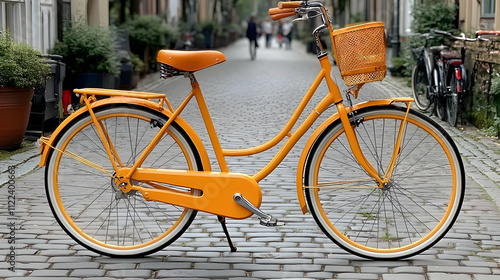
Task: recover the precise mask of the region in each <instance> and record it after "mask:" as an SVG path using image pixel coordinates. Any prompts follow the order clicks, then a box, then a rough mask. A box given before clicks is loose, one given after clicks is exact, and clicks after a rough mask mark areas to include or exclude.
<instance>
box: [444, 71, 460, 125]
mask: <svg viewBox="0 0 500 280" xmlns="http://www.w3.org/2000/svg"><path fill="white" fill-rule="evenodd" d="M451 70H452V71H451V73H450V78H449V85H450V92H449V93H448V95H447V96H446V114H447V121H448V124H449V125H451V126H452V127H456V126H457V122H458V114H459V94H460V93H459V92H458V88H457V87H458V86H460V88H461V89H463V87H462V84H461V82H460V81H458V79H457V77H456V76H455V71H454V70H455V69H451Z"/></svg>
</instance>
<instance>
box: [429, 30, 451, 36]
mask: <svg viewBox="0 0 500 280" xmlns="http://www.w3.org/2000/svg"><path fill="white" fill-rule="evenodd" d="M433 31H434V33H436V34H440V35H450V33H449V32H447V31H442V30H436V29H435V30H433Z"/></svg>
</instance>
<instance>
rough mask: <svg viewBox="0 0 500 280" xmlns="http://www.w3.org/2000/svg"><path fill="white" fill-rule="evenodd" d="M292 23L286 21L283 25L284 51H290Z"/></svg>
mask: <svg viewBox="0 0 500 280" xmlns="http://www.w3.org/2000/svg"><path fill="white" fill-rule="evenodd" d="M292 31H293V23H292V22H290V21H288V22H287V23H285V24H284V25H283V38H286V49H287V50H290V49H292Z"/></svg>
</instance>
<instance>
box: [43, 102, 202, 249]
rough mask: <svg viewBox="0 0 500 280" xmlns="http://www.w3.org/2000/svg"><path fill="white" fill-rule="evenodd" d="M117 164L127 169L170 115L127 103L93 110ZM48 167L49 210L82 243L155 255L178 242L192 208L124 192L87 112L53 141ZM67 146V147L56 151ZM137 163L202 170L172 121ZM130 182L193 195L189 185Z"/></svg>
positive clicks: (46, 179) (195, 151)
mask: <svg viewBox="0 0 500 280" xmlns="http://www.w3.org/2000/svg"><path fill="white" fill-rule="evenodd" d="M94 113H95V116H96V118H97V119H98V121H99V123H100V125H99V126H100V127H101V128H102V129H103V130H104V132H105V134H106V136H107V138H108V141H109V143H111V144H110V145H111V148H112V149H113V150H114V152H113V153H114V161H115V162H116V164H117V165H118V167H131V166H132V165H133V164H134V163H135V162H136V160H137V159H138V157H139V156H140V154H141V153H142V152H143V151H144V149H145V147H146V146H147V145H148V144H149V143H150V142H151V140H152V139H153V137H154V136H155V135H156V133H157V132H158V131H159V130H160V127H161V126H162V125H163V124H164V123H165V122H166V121H167V117H166V116H165V115H163V114H160V113H158V112H156V111H153V110H150V109H147V108H144V107H139V106H135V105H128V104H114V105H110V106H107V107H100V108H97V109H95V110H94ZM53 145H54V147H55V148H56V149H52V151H51V153H50V155H49V159H48V161H47V167H46V173H45V187H46V192H47V197H48V200H49V204H50V206H51V209H52V212H53V214H54V216H55V217H56V219H57V221H58V222H59V224H60V225H61V227H62V228H63V229H64V230H65V231H66V233H68V234H69V235H70V236H71V237H72V238H73V239H74V240H76V241H77V242H78V243H80V244H81V245H83V246H84V247H86V248H88V249H90V250H92V251H94V252H97V253H99V254H103V255H108V256H119V257H131V256H142V255H146V254H150V253H153V252H155V251H157V250H160V249H161V248H163V247H165V246H167V245H169V244H170V243H172V242H173V241H175V240H176V239H177V238H178V237H179V236H180V235H181V234H182V233H183V232H184V231H185V230H186V229H187V228H188V227H189V225H190V224H191V222H192V220H193V219H194V217H195V216H196V211H194V210H190V209H185V208H182V207H178V206H174V205H169V204H165V203H160V202H156V201H147V200H146V199H145V198H144V197H143V196H142V195H141V193H140V192H136V191H130V192H128V193H125V192H122V191H121V190H120V189H119V188H118V186H116V183H115V180H114V179H113V178H112V176H113V173H114V171H113V167H112V165H111V162H110V159H109V157H108V156H107V153H106V151H105V149H104V147H103V144H102V142H101V140H100V138H99V136H98V132H97V129H96V126H95V125H94V123H93V121H92V118H91V116H90V114H89V113H84V114H83V115H82V116H80V117H78V118H77V119H75V120H74V121H73V123H71V124H70V125H69V126H67V128H66V129H65V131H63V132H62V133H61V134H60V136H59V137H58V138H57V140H56V141H55V142H54V144H53ZM60 151H64V153H62V152H60ZM69 152H71V153H73V154H76V155H78V156H79V157H81V158H84V159H87V160H89V161H91V162H92V163H94V164H97V165H99V166H101V167H103V168H104V169H105V170H106V172H108V174H105V173H103V172H101V171H99V170H96V169H95V168H91V167H89V166H88V165H87V164H83V163H82V162H81V160H76V159H75V158H74V157H72V156H68V155H69ZM142 167H148V168H172V169H181V170H182V169H184V170H201V169H202V165H201V160H200V156H199V153H198V151H197V150H196V148H195V146H194V145H193V143H192V141H191V140H190V138H189V137H188V135H187V134H186V133H185V132H184V130H183V129H182V128H181V127H180V126H179V125H178V124H177V123H175V122H174V123H173V124H172V125H171V126H170V127H169V130H168V132H167V133H166V134H165V135H164V137H163V138H162V140H161V141H160V143H159V144H158V145H157V146H156V147H155V149H154V150H153V151H152V152H151V154H150V155H149V156H148V158H147V159H146V161H145V162H144V163H143V164H142ZM132 183H133V184H136V185H140V186H142V187H146V188H168V189H171V190H175V191H179V192H184V193H191V194H195V195H196V194H198V191H194V190H191V189H188V188H180V187H176V186H169V185H160V184H157V183H154V182H149V181H145V182H138V181H135V180H132Z"/></svg>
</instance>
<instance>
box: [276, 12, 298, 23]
mask: <svg viewBox="0 0 500 280" xmlns="http://www.w3.org/2000/svg"><path fill="white" fill-rule="evenodd" d="M294 15H296V13H295V10H293V11H292V12H286V13H279V14H274V15H271V18H272V19H273V20H275V21H276V20H279V19H282V18H287V17H292V16H294Z"/></svg>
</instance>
